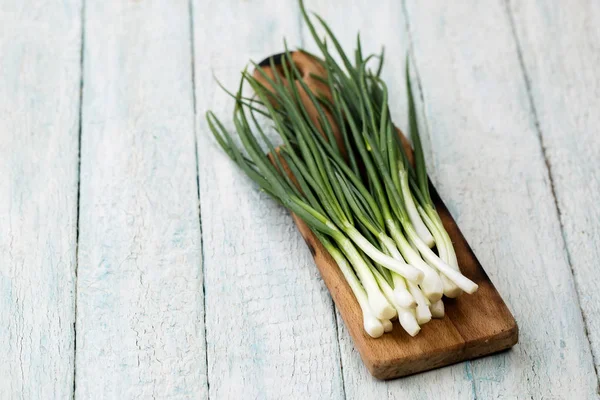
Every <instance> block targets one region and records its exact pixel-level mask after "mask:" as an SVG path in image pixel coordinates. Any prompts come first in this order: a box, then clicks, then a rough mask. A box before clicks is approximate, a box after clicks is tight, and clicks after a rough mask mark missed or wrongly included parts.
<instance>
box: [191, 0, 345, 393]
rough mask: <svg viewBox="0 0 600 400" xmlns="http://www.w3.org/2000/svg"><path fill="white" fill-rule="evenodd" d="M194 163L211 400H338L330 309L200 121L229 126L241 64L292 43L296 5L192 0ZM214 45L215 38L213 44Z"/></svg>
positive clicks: (257, 195) (285, 225) (309, 263)
mask: <svg viewBox="0 0 600 400" xmlns="http://www.w3.org/2000/svg"><path fill="white" fill-rule="evenodd" d="M193 14H194V31H195V60H196V64H195V65H196V69H195V71H196V73H195V79H196V100H197V115H198V125H197V126H198V128H197V136H198V157H199V165H200V167H199V168H200V169H199V171H200V172H199V175H200V199H201V214H202V230H203V247H204V249H205V251H204V271H205V287H206V330H207V342H208V347H207V350H208V376H209V383H210V392H209V394H210V397H211V398H214V399H221V398H224V399H225V398H260V399H270V398H272V399H280V398H310V399H312V398H315V399H316V398H322V399H340V398H343V397H344V394H343V386H342V379H341V371H340V364H339V351H338V342H337V336H336V325H335V318H334V313H333V308H332V302H331V299H330V297H329V294H328V292H327V289H326V287H325V285H323V283H322V281H321V279H320V276H319V272H318V270H317V268H316V267H315V265H314V262H313V260H312V258H311V256H310V252H309V251H308V249H307V248H306V245H305V244H304V242H303V240H302V238H301V236H300V235H299V234H298V232H297V230H296V228H295V226H294V224H293V222H292V219H291V218H290V216H289V215H288V213H287V211H286V210H284V209H283V208H281V207H280V206H278V205H276V204H275V203H274V202H273V201H272V200H270V199H269V198H268V196H266V195H265V194H264V193H261V192H259V191H258V190H257V188H256V187H255V186H254V185H253V184H251V183H250V181H249V179H248V178H247V177H246V176H245V175H244V174H243V172H241V171H239V170H238V169H237V167H236V166H235V165H234V164H233V163H232V162H231V161H230V160H229V159H228V158H227V156H226V155H225V154H224V153H223V152H222V151H221V150H220V149H219V148H218V145H217V144H216V142H215V141H214V139H213V138H212V137H211V134H210V131H209V129H208V127H207V125H206V123H205V122H204V113H205V111H206V110H207V109H212V110H214V111H215V112H216V113H217V115H218V116H219V118H221V119H223V121H224V122H225V121H226V122H227V127H228V128H230V129H232V128H233V124H232V123H230V121H231V111H232V109H233V103H232V101H230V99H228V98H227V96H226V95H225V94H224V93H223V92H222V91H221V89H220V88H218V87H217V86H216V84H215V82H214V79H213V77H212V72H214V73H215V75H216V76H217V77H218V78H219V80H221V81H222V82H223V83H224V84H225V85H226V86H227V87H229V88H235V87H237V84H238V79H239V77H240V74H239V72H240V70H241V69H242V68H243V67H244V66H245V65H246V64H247V62H248V59H249V58H253V59H254V60H255V61H257V62H258V61H260V60H261V59H262V58H263V57H265V56H266V55H268V54H271V53H275V52H279V51H281V50H282V48H283V43H282V38H283V36H286V37H287V39H288V43H289V45H290V46H294V45H296V44H298V43H299V25H298V21H299V13H298V9H297V6H296V4H295V3H294V2H282V1H277V0H268V1H266V0H265V1H253V2H239V1H234V0H227V1H211V2H205V1H195V2H194V11H193ZM215 38H218V40H216V39H215Z"/></svg>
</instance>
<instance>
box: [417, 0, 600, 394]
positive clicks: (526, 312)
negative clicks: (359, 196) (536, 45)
mask: <svg viewBox="0 0 600 400" xmlns="http://www.w3.org/2000/svg"><path fill="white" fill-rule="evenodd" d="M565 7H566V5H565ZM407 10H408V20H409V22H410V27H411V32H412V38H413V43H414V47H415V61H416V66H417V70H418V73H419V75H420V78H421V82H422V85H423V95H424V101H425V112H426V116H427V121H428V124H429V125H430V143H429V146H430V152H431V153H432V154H434V157H433V158H430V160H432V161H433V163H432V165H433V169H434V171H435V174H434V177H435V181H436V186H437V187H438V189H439V190H440V192H441V195H442V197H443V198H444V199H445V201H446V202H447V204H448V207H449V208H450V210H451V212H452V213H453V215H454V216H455V218H456V219H457V222H458V225H459V226H460V227H461V228H462V230H463V232H464V234H465V236H466V238H467V239H468V241H469V243H470V244H471V245H472V247H473V248H474V250H475V253H476V254H477V256H478V258H479V260H480V261H481V263H482V264H483V266H484V268H485V269H486V271H487V272H488V274H489V275H490V277H491V279H492V281H493V282H494V284H495V285H496V287H497V288H498V289H499V291H500V293H501V294H502V296H503V297H504V299H505V300H506V301H507V302H508V304H509V307H510V308H511V309H512V310H513V312H514V314H515V317H516V319H517V322H518V324H519V328H520V343H519V344H518V345H517V346H516V347H515V348H514V349H513V350H512V351H510V352H507V353H503V354H501V355H498V356H495V357H486V358H483V359H480V360H476V361H473V362H472V363H471V368H470V369H469V371H468V372H469V374H470V375H471V377H472V380H473V394H474V395H476V396H477V397H478V398H531V397H533V398H571V399H589V398H595V396H596V387H597V381H596V376H595V373H594V368H593V363H592V357H591V353H590V348H589V345H588V343H587V340H586V337H585V333H584V324H583V321H582V317H581V311H580V309H579V304H578V301H577V295H576V292H575V287H574V282H573V277H572V275H571V269H570V267H569V264H568V260H567V255H566V252H565V249H564V245H563V239H562V236H561V229H560V222H559V218H558V214H557V211H556V208H555V204H554V200H553V198H552V190H551V185H550V181H549V178H548V171H547V169H546V166H545V162H544V157H543V154H542V147H541V143H540V141H539V138H538V135H537V132H536V126H535V116H534V115H533V113H532V108H531V106H530V102H529V99H528V95H527V88H526V85H525V80H524V79H523V74H522V71H521V67H520V64H519V59H518V54H517V46H516V43H515V41H514V37H513V35H512V33H511V26H510V20H509V18H508V14H507V12H506V8H505V5H504V4H503V2H500V1H497V2H486V3H485V4H484V3H481V2H478V1H465V2H454V3H452V4H450V3H448V4H445V5H444V4H440V3H436V5H435V7H433V6H429V5H427V4H426V3H424V2H417V1H407ZM540 35H543V33H541V34H540ZM573 94H575V93H573Z"/></svg>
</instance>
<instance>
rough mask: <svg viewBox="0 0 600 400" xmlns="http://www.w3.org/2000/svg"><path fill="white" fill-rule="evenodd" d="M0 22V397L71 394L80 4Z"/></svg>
mask: <svg viewBox="0 0 600 400" xmlns="http://www.w3.org/2000/svg"><path fill="white" fill-rule="evenodd" d="M0 26H1V27H2V28H1V30H2V34H0V55H1V56H0V360H1V361H0V398H2V399H49V398H57V399H59V398H60V399H65V398H71V397H72V392H73V359H74V349H73V347H74V342H73V337H74V336H73V335H74V326H73V325H74V315H75V301H74V289H75V265H76V260H75V258H76V232H77V171H78V166H77V165H78V162H77V157H78V132H79V129H78V127H79V82H80V76H81V75H80V73H81V72H80V53H81V52H80V49H81V42H80V38H81V2H80V1H78V0H72V1H71V0H67V1H63V2H61V3H60V4H56V3H55V2H53V1H8V2H7V1H4V2H1V3H0Z"/></svg>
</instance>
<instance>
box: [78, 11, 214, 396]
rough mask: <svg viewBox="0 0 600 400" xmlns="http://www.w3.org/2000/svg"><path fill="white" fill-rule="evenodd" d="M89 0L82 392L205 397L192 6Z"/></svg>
mask: <svg viewBox="0 0 600 400" xmlns="http://www.w3.org/2000/svg"><path fill="white" fill-rule="evenodd" d="M111 4H112V5H111V6H110V7H107V6H106V3H105V2H103V1H87V2H86V8H85V46H84V49H85V52H84V66H83V69H84V78H83V81H84V86H83V93H82V96H83V99H82V103H83V104H82V138H81V201H80V207H79V212H80V215H79V220H80V228H79V260H78V263H79V265H78V284H77V288H78V289H77V357H76V376H77V381H76V393H75V396H76V397H78V398H86V399H87V398H90V399H91V398H109V399H117V398H129V399H134V398H135V399H147V398H163V399H165V398H169V399H189V398H197V397H200V398H201V397H205V396H206V394H207V384H206V368H205V367H206V354H205V340H204V310H203V307H202V304H203V290H202V270H201V266H200V255H201V249H200V223H199V220H198V189H197V183H196V182H197V181H196V176H197V175H196V157H195V151H194V150H195V149H194V105H193V90H192V89H193V86H192V70H191V63H192V57H191V54H190V46H191V44H190V24H189V9H188V4H187V2H186V1H184V0H176V1H172V0H162V1H154V2H152V4H150V3H144V2H117V3H111Z"/></svg>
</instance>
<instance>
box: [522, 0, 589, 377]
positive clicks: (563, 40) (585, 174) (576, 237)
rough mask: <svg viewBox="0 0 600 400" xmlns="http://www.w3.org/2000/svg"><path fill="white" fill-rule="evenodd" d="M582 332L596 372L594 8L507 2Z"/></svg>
mask: <svg viewBox="0 0 600 400" xmlns="http://www.w3.org/2000/svg"><path fill="white" fill-rule="evenodd" d="M510 11H511V14H512V15H513V17H514V25H515V28H516V34H517V36H518V42H519V44H520V47H521V54H522V56H523V61H524V67H525V71H526V73H527V77H528V80H529V83H530V88H531V96H532V100H533V104H534V105H535V109H536V115H537V119H538V123H539V134H540V135H541V138H542V140H543V144H544V149H545V157H546V159H547V161H548V164H549V167H550V172H551V175H550V176H551V178H552V182H553V184H554V190H555V193H556V198H557V201H558V208H559V211H560V219H561V223H562V228H563V235H564V239H565V242H566V246H567V251H568V254H569V261H570V263H571V267H572V268H573V272H574V275H575V282H576V284H577V289H578V292H579V301H580V303H581V307H582V310H583V316H584V317H585V320H586V325H587V334H588V337H589V340H590V342H591V345H592V352H593V354H594V355H595V357H594V359H595V365H596V373H598V371H599V370H600V293H599V292H598V288H599V287H600V276H599V275H598V260H599V259H600V245H599V244H600V224H599V222H600V208H599V207H598V205H599V204H600V175H599V173H598V170H599V168H600V139H599V138H598V127H599V126H600V114H598V104H600V71H599V70H598V67H597V66H598V65H599V64H600V48H599V47H598V43H600V29H599V28H598V26H599V25H598V23H599V21H600V3H598V2H597V1H585V0H583V1H576V2H573V3H565V2H560V1H538V2H518V3H517V2H511V3H510Z"/></svg>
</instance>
